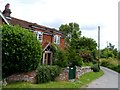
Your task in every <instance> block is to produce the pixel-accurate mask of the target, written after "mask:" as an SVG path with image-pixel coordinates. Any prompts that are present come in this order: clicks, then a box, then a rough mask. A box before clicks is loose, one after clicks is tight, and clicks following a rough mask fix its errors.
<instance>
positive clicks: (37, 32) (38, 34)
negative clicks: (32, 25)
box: [34, 31, 43, 43]
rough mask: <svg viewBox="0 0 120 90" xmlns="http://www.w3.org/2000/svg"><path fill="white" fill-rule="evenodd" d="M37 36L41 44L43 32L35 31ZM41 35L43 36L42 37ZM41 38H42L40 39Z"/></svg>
mask: <svg viewBox="0 0 120 90" xmlns="http://www.w3.org/2000/svg"><path fill="white" fill-rule="evenodd" d="M34 33H35V35H36V36H37V39H38V40H39V41H40V43H42V41H43V32H40V31H34ZM40 35H41V36H40ZM39 36H40V38H41V39H40V38H39Z"/></svg>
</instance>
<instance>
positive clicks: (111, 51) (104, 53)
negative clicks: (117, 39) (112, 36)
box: [101, 43, 118, 58]
mask: <svg viewBox="0 0 120 90" xmlns="http://www.w3.org/2000/svg"><path fill="white" fill-rule="evenodd" d="M117 53H118V51H117V48H115V45H112V44H111V43H109V45H108V46H107V47H106V48H104V49H102V50H101V58H109V57H112V58H117Z"/></svg>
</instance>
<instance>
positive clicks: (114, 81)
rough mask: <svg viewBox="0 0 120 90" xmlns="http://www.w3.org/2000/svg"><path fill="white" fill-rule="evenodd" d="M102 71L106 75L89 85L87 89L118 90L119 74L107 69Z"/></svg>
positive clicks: (103, 68)
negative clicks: (111, 89)
mask: <svg viewBox="0 0 120 90" xmlns="http://www.w3.org/2000/svg"><path fill="white" fill-rule="evenodd" d="M101 69H102V70H103V71H104V75H103V76H102V77H100V78H99V79H97V80H95V81H93V82H92V83H90V84H88V85H87V88H118V73H117V72H115V71H113V70H110V69H108V68H105V67H101ZM119 76H120V75H119Z"/></svg>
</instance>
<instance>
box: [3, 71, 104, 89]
mask: <svg viewBox="0 0 120 90" xmlns="http://www.w3.org/2000/svg"><path fill="white" fill-rule="evenodd" d="M103 74H104V72H103V71H101V70H100V72H96V73H95V72H89V73H86V74H84V75H82V76H81V77H80V78H79V79H78V80H76V81H74V82H71V81H52V82H48V83H43V84H31V83H27V82H16V83H12V84H8V85H7V86H4V87H3V88H80V87H83V86H85V85H86V84H88V83H90V82H91V81H93V80H95V79H97V78H99V77H100V76H102V75H103Z"/></svg>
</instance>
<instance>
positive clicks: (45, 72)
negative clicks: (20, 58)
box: [36, 65, 61, 83]
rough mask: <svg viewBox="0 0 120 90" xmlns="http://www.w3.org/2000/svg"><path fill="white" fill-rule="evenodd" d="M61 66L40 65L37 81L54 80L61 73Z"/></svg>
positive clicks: (37, 71)
mask: <svg viewBox="0 0 120 90" xmlns="http://www.w3.org/2000/svg"><path fill="white" fill-rule="evenodd" d="M60 71H61V69H60V67H59V66H50V65H45V66H44V65H43V66H41V65H39V66H38V68H37V69H36V73H37V75H36V79H37V83H45V82H49V81H54V80H55V78H56V77H57V76H58V75H59V74H60Z"/></svg>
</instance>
